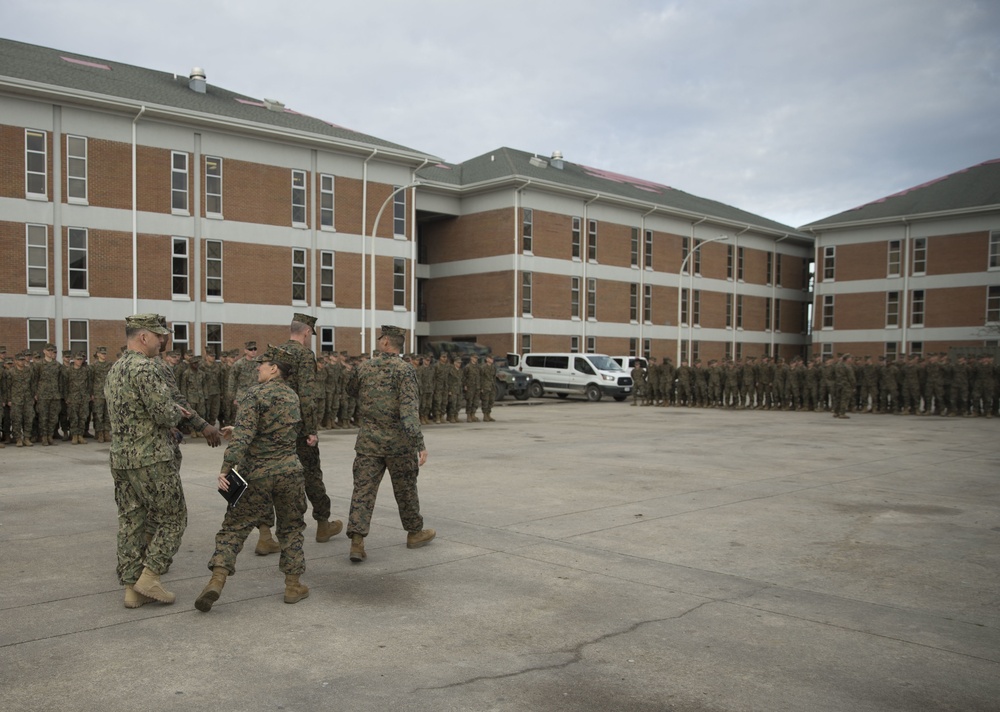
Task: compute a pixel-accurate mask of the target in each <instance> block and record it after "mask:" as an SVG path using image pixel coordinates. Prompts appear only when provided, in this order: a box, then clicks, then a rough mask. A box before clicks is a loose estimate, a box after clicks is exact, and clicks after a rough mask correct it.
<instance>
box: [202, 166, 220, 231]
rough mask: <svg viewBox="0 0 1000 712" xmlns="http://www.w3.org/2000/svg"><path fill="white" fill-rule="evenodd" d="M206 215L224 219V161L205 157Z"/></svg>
mask: <svg viewBox="0 0 1000 712" xmlns="http://www.w3.org/2000/svg"><path fill="white" fill-rule="evenodd" d="M205 214H206V215H212V216H217V217H222V159H221V158H216V157H215V156H205Z"/></svg>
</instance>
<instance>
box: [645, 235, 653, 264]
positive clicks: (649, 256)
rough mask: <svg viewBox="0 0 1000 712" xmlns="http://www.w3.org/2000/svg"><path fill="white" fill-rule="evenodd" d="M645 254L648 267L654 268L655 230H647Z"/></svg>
mask: <svg viewBox="0 0 1000 712" xmlns="http://www.w3.org/2000/svg"><path fill="white" fill-rule="evenodd" d="M644 245H645V246H644V249H645V255H644V259H643V263H644V264H645V267H646V269H653V231H652V230H646V239H645V243H644Z"/></svg>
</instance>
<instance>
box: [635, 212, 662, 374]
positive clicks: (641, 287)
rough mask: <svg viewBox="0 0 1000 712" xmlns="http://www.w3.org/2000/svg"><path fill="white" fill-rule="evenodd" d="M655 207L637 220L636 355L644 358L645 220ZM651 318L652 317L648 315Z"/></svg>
mask: <svg viewBox="0 0 1000 712" xmlns="http://www.w3.org/2000/svg"><path fill="white" fill-rule="evenodd" d="M656 210H657V206H655V205H654V206H653V207H652V208H650V209H649V212H647V213H643V214H642V218H641V219H640V220H639V295H638V296H639V300H638V307H639V309H638V312H639V313H638V314H637V316H638V317H639V320H638V321H639V344H638V347H639V348H638V349H636V351H637V352H638V353H637V354H636V355H638V356H645V355H646V354H644V353H642V339H643V335H644V329H645V326H646V319H645V316H646V218H647V217H649V216H650V215H652V214H653V213H655V212H656ZM650 316H652V315H650Z"/></svg>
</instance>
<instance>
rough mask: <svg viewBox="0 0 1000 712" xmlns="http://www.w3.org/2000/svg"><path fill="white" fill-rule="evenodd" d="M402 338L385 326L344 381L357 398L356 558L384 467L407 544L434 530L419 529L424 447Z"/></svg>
mask: <svg viewBox="0 0 1000 712" xmlns="http://www.w3.org/2000/svg"><path fill="white" fill-rule="evenodd" d="M403 343H404V334H403V330H402V329H399V328H398V327H394V326H383V327H382V333H381V335H380V336H379V339H378V348H379V354H378V355H377V356H376V357H375V358H373V359H371V360H369V361H367V362H365V363H364V364H362V365H361V366H360V367H359V368H358V369H357V370H356V371H355V372H354V373H353V374H352V376H351V379H350V381H349V382H348V384H347V391H348V392H349V393H350V394H351V395H352V396H354V397H355V398H357V399H358V403H359V410H360V419H361V429H360V431H359V432H358V438H357V441H356V442H355V444H354V450H355V452H356V455H355V458H354V468H353V469H354V492H353V494H352V495H351V514H350V518H349V522H348V525H347V535H348V536H349V537H350V538H351V553H350V559H351V561H354V562H360V561H363V560H364V559H365V558H366V557H367V554H366V553H365V549H364V538H365V537H366V536H368V532H369V529H370V526H371V517H372V511H373V510H374V509H375V498H376V496H377V495H378V488H379V484H380V483H381V482H382V477H383V476H384V475H385V471H386V469H388V470H389V477H390V479H391V480H392V491H393V494H394V495H395V497H396V504H397V505H398V506H399V519H400V521H401V522H402V524H403V528H404V529H406V531H407V536H406V545H407V547H408V548H411V549H412V548H416V547H419V546H423V545H424V544H426V543H427V542H429V541H430V540H431V539H433V538H434V534H435V532H434V530H433V529H424V528H423V527H424V519H423V517H422V516H421V515H420V500H419V498H418V496H417V475H418V474H419V473H420V466H421V465H423V464H424V463H425V462H426V460H427V449H426V447H425V446H424V436H423V433H422V432H421V431H420V412H419V407H418V400H419V392H418V389H417V379H416V375H415V373H414V371H413V367H412V366H410V365H409V364H406V363H404V362H403V360H402V359H400V358H399V351H400V350H401V349H402V347H403Z"/></svg>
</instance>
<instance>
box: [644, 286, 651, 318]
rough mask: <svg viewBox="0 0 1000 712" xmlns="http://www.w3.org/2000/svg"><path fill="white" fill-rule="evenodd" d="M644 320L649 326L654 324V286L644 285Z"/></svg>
mask: <svg viewBox="0 0 1000 712" xmlns="http://www.w3.org/2000/svg"><path fill="white" fill-rule="evenodd" d="M642 320H643V321H644V322H646V323H647V324H652V323H653V285H651V284H645V285H643V295H642Z"/></svg>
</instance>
